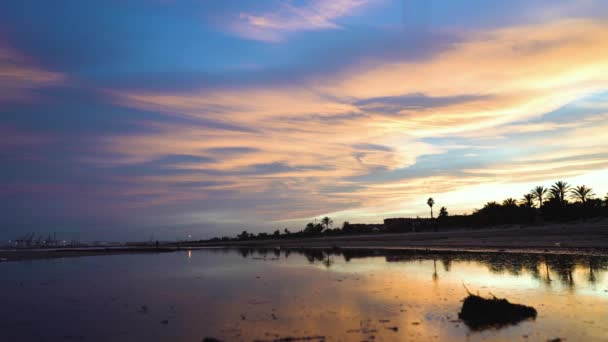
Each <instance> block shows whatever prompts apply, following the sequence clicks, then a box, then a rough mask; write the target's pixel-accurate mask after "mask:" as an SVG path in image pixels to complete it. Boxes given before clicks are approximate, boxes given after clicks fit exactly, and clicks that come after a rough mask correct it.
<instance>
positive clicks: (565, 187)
mask: <svg viewBox="0 0 608 342" xmlns="http://www.w3.org/2000/svg"><path fill="white" fill-rule="evenodd" d="M570 188H571V187H570V184H568V183H566V182H564V181H559V182H555V184H553V186H551V190H550V191H551V195H552V196H553V197H554V198H557V199H559V204H561V205H564V204H566V199H565V198H566V194H567V193H568V191H569V190H570Z"/></svg>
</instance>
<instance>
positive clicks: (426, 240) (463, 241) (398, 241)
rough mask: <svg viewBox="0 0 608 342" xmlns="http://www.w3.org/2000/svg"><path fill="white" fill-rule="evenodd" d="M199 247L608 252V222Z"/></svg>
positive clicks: (234, 243) (277, 240) (248, 242)
mask: <svg viewBox="0 0 608 342" xmlns="http://www.w3.org/2000/svg"><path fill="white" fill-rule="evenodd" d="M197 246H233V247H238V246H256V247H284V248H289V247H311V248H312V247H319V248H322V247H325V248H331V247H341V248H358V247H367V248H433V249H448V250H501V251H503V250H504V251H534V250H538V251H547V250H549V251H552V252H584V251H597V252H601V253H606V252H608V221H606V220H604V221H600V222H594V223H577V224H552V225H544V226H521V227H520V226H511V227H505V228H492V229H475V230H473V229H460V230H450V231H439V232H419V233H400V234H368V235H349V236H331V237H318V238H297V239H276V240H257V241H256V240H254V241H234V242H229V243H208V244H199V245H197Z"/></svg>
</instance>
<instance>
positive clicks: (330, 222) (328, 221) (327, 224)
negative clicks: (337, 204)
mask: <svg viewBox="0 0 608 342" xmlns="http://www.w3.org/2000/svg"><path fill="white" fill-rule="evenodd" d="M321 224H323V225H324V226H325V229H329V227H331V226H332V225H333V224H334V221H333V220H332V219H330V218H329V217H328V216H325V217H324V218H322V219H321Z"/></svg>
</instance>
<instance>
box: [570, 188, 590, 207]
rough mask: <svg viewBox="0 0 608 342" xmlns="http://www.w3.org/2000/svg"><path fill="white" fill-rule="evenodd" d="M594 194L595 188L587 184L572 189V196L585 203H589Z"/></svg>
mask: <svg viewBox="0 0 608 342" xmlns="http://www.w3.org/2000/svg"><path fill="white" fill-rule="evenodd" d="M593 195H594V194H593V190H591V188H589V187H587V186H586V185H580V186H577V187H576V188H574V189H572V197H574V198H576V199H579V200H580V201H581V202H582V203H583V204H585V203H587V200H588V199H589V198H591V197H593Z"/></svg>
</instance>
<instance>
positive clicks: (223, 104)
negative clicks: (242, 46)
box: [102, 20, 608, 219]
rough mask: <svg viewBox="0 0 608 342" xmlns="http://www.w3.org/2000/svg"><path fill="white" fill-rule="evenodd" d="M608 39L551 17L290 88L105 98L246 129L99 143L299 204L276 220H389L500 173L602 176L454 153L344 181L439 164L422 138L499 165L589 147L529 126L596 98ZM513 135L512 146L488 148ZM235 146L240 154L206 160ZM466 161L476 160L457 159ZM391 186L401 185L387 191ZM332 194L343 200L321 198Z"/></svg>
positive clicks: (578, 132)
mask: <svg viewBox="0 0 608 342" xmlns="http://www.w3.org/2000/svg"><path fill="white" fill-rule="evenodd" d="M260 25H262V24H260ZM607 35H608V25H606V24H605V23H604V22H601V21H593V20H560V21H556V22H551V23H545V24H538V25H528V26H520V27H512V28H507V29H498V30H495V31H493V32H485V33H471V34H470V35H469V36H468V38H467V39H465V40H464V41H463V42H460V43H457V44H453V45H452V46H450V47H449V49H447V50H444V51H442V52H439V53H437V54H435V55H434V56H432V58H430V59H428V60H421V61H394V60H393V61H383V60H376V61H373V62H370V61H368V62H366V63H363V64H354V65H351V66H349V67H347V68H346V69H345V70H344V71H341V72H336V73H333V74H326V75H323V76H321V77H317V78H315V79H303V80H301V81H299V82H294V83H293V84H291V85H290V86H282V87H277V86H273V85H268V86H259V85H257V86H250V87H244V88H243V87H242V88H239V89H231V88H218V89H211V90H209V89H206V90H201V91H198V92H196V91H195V92H187V93H185V92H162V93H159V92H147V91H127V92H121V93H117V92H114V93H112V94H113V95H114V98H115V99H116V102H117V103H119V104H121V105H125V106H129V107H134V108H141V109H146V110H151V111H160V112H163V113H165V114H167V115H170V116H178V117H182V118H187V119H188V120H194V121H195V122H196V120H203V119H205V120H208V119H212V120H215V121H217V122H220V123H223V124H226V125H235V126H239V127H247V128H249V129H248V130H244V131H234V130H218V129H216V128H213V129H211V128H208V127H204V126H196V125H192V124H187V125H186V124H176V123H173V124H168V123H159V124H157V125H158V126H157V127H156V129H155V130H153V132H152V133H142V134H130V135H122V136H112V137H107V138H105V139H104V140H103V144H102V145H103V146H104V147H105V148H106V149H107V150H109V151H111V152H112V153H116V154H118V155H121V156H122V162H126V163H141V162H146V161H150V160H154V159H157V158H160V157H162V156H164V155H170V154H187V155H197V156H201V157H206V158H214V159H213V161H212V162H204V163H203V162H191V163H187V164H184V163H180V164H179V165H174V166H168V167H170V168H172V169H174V170H180V171H182V172H186V173H188V172H191V173H197V174H198V175H196V176H193V175H189V176H188V177H187V181H189V182H192V181H194V182H196V181H204V180H205V178H206V177H210V175H212V177H213V178H214V179H221V180H223V181H225V183H222V184H221V185H218V187H217V188H216V189H215V190H218V191H222V190H223V191H234V192H235V193H237V194H238V196H240V197H241V198H242V197H247V196H249V195H248V194H250V195H251V196H260V194H266V195H267V196H268V198H276V196H279V195H278V194H283V195H286V196H287V197H285V201H287V202H289V201H293V203H296V202H297V203H298V207H299V208H301V209H302V210H298V211H291V212H290V213H288V214H286V213H284V212H282V210H283V209H280V208H279V207H280V206H278V207H277V210H276V211H274V214H271V213H270V211H272V210H270V209H268V210H269V211H266V210H265V211H264V212H265V213H266V214H267V215H269V216H270V217H273V218H279V217H280V218H281V219H284V218H298V216H297V215H305V214H306V215H313V214H315V212H314V211H315V210H321V209H319V208H322V209H323V212H328V211H331V210H343V209H357V208H358V209H357V210H360V211H361V212H363V211H365V210H376V211H382V210H388V209H394V210H400V208H402V206H403V203H406V202H407V201H413V200H416V199H417V198H418V197H419V196H421V194H422V193H424V194H429V193H438V192H443V193H447V192H450V191H460V190H462V189H464V188H466V187H470V186H471V185H472V184H479V183H481V182H496V179H497V178H499V177H502V179H503V180H504V181H518V182H521V181H524V180H528V181H534V180H537V179H539V178H540V177H541V176H542V177H549V176H550V177H556V178H557V177H559V176H576V175H579V174H583V173H585V172H589V170H593V169H595V170H597V169H598V168H604V167H606V166H607V165H606V164H605V160H604V158H600V159H594V160H587V161H580V162H578V163H577V164H576V166H574V167H571V168H566V167H564V163H563V161H560V160H549V161H547V162H546V163H545V164H544V166H543V167H534V166H531V165H526V164H522V163H520V162H517V161H514V160H513V159H507V160H506V161H504V162H503V163H500V164H498V163H497V162H496V161H497V160H500V159H501V154H497V155H496V156H490V154H491V152H488V153H480V152H479V151H474V152H469V153H464V152H463V154H462V158H465V159H467V160H469V161H470V163H474V164H472V166H468V167H466V166H460V168H454V167H453V166H452V167H450V165H448V164H445V165H444V164H441V163H442V162H440V161H439V162H438V163H439V164H436V165H435V166H433V168H438V167H439V165H443V167H446V168H448V169H449V170H448V171H444V172H441V173H439V174H437V172H432V171H433V169H432V168H431V169H427V172H428V173H429V175H427V176H421V175H420V174H419V173H418V174H416V175H415V176H407V174H405V175H404V176H402V177H401V178H400V179H399V182H386V181H385V180H383V179H382V176H377V177H375V178H376V180H374V181H356V180H353V179H354V178H356V177H364V176H366V175H374V174H379V175H381V174H382V173H383V172H384V173H386V172H398V171H399V170H408V169H415V168H416V167H420V168H424V167H423V166H418V164H419V160H420V158H423V157H428V156H431V155H445V157H446V158H448V157H449V155H450V152H453V151H451V150H450V148H448V147H442V146H440V145H434V144H432V143H431V142H429V141H428V139H431V138H441V137H451V138H459V139H465V140H466V141H467V145H471V146H473V147H475V146H477V147H478V149H482V148H488V139H490V140H491V142H492V143H494V144H496V145H497V146H498V147H497V149H500V151H501V153H502V154H503V155H508V154H509V153H512V152H511V151H512V150H513V149H514V148H516V147H517V146H519V148H520V150H519V152H518V153H519V155H520V156H523V155H529V156H534V158H539V157H540V155H539V154H542V153H549V152H551V151H546V150H543V151H540V150H539V149H538V148H537V149H536V150H534V149H532V148H531V147H533V146H550V145H552V144H556V143H557V144H558V146H562V147H560V148H561V150H562V151H563V152H567V153H566V155H567V156H574V155H576V154H577V153H580V152H581V149H589V148H592V147H593V145H592V144H593V141H594V139H592V138H591V137H594V136H595V137H597V136H598V134H599V133H598V132H597V131H596V130H592V128H591V127H592V126H593V123H589V122H586V123H580V122H577V120H575V121H570V122H559V123H558V122H551V121H541V122H530V120H533V119H534V120H538V119H540V118H542V117H543V116H544V115H546V114H547V113H550V112H552V111H555V110H556V109H559V108H561V107H563V106H565V105H567V104H569V103H571V102H573V101H576V100H579V99H581V98H583V97H585V96H587V95H589V94H592V93H595V92H598V91H602V90H604V89H606V88H608V79H607V78H606V75H608V63H607V61H608V44H607V42H606V40H605V39H604V37H606V36H607ZM412 103H413V105H412ZM595 126H597V124H595ZM551 132H556V133H557V132H558V133H559V135H560V136H562V137H563V138H562V140H558V141H548V140H545V139H551V138H548V137H543V136H542V135H543V134H549V133H551ZM515 136H517V139H519V140H517V141H516V142H515V143H513V142H510V143H509V144H507V145H504V142H502V143H501V142H500V141H499V140H500V138H508V139H514V137H515ZM555 136H556V135H555V134H554V135H553V136H552V137H553V138H554V137H555ZM501 144H502V145H501ZM595 146H596V147H595V148H596V153H606V152H608V146H605V144H603V145H602V144H600V145H598V144H597V142H595ZM598 146H599V147H598ZM243 148H247V149H248V153H244V154H229V153H227V154H224V155H218V154H217V153H215V154H213V155H212V154H211V153H210V151H218V150H220V151H221V150H225V151H229V150H239V149H243ZM473 154H475V155H476V156H477V157H476V158H466V157H465V155H473ZM488 158H490V159H488ZM511 158H512V157H511ZM114 161H116V160H114ZM459 162H460V161H459ZM445 163H449V161H446V162H445ZM480 163H481V164H480ZM418 172H420V171H418ZM509 175H513V177H510V176H509ZM182 177H184V175H167V176H159V177H157V178H156V181H158V182H161V183H162V182H177V183H179V182H181V181H183V179H182ZM372 178H374V177H373V176H372ZM403 182H405V183H407V185H401V186H398V185H397V184H401V183H403ZM338 185H340V186H344V188H345V189H348V190H344V191H329V192H325V191H324V190H323V189H326V188H331V187H335V186H338ZM448 185H449V186H448ZM296 198H297V200H296ZM312 203H315V205H312ZM319 203H325V206H323V205H319ZM292 207H293V206H292ZM281 208H282V207H281ZM304 208H309V209H310V210H308V209H306V210H305V209H304ZM373 208H375V209H373ZM318 213H319V212H317V213H316V214H318ZM299 217H302V216H299Z"/></svg>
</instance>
